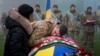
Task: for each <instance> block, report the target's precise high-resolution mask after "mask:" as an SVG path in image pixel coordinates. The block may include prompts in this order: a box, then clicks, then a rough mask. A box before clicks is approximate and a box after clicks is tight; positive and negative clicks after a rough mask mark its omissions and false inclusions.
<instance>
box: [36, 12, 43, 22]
mask: <svg viewBox="0 0 100 56" xmlns="http://www.w3.org/2000/svg"><path fill="white" fill-rule="evenodd" d="M36 13H37V14H38V15H39V17H40V18H41V20H44V19H45V14H43V13H42V12H36ZM34 21H38V19H37V17H36V16H35V14H34Z"/></svg>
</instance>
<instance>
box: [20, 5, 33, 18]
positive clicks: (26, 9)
mask: <svg viewBox="0 0 100 56" xmlns="http://www.w3.org/2000/svg"><path fill="white" fill-rule="evenodd" d="M18 12H19V13H20V14H21V15H22V16H24V17H26V18H27V19H29V16H30V15H31V14H32V13H33V12H34V9H33V8H32V7H31V6H30V5H28V4H22V5H20V6H19V8H18Z"/></svg>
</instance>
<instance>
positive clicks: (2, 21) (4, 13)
mask: <svg viewBox="0 0 100 56" xmlns="http://www.w3.org/2000/svg"><path fill="white" fill-rule="evenodd" d="M6 18H7V13H6V12H3V13H2V16H1V22H0V23H1V28H2V31H3V33H4V36H6V34H7V31H8V30H7V28H6V27H5V21H6Z"/></svg>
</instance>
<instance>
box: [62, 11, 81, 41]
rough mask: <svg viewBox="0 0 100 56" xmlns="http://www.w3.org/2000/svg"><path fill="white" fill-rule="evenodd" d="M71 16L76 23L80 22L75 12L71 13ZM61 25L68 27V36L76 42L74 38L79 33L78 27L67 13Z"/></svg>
mask: <svg viewBox="0 0 100 56" xmlns="http://www.w3.org/2000/svg"><path fill="white" fill-rule="evenodd" d="M71 13H72V12H71ZM72 14H73V15H74V16H75V17H76V18H77V20H78V21H80V17H79V15H78V14H77V13H76V12H73V13H72ZM63 23H64V24H65V25H66V26H67V27H68V36H69V37H71V38H72V39H74V40H76V37H77V36H78V34H79V31H80V25H78V24H77V23H75V22H74V21H73V20H72V19H71V17H70V15H69V14H68V13H67V14H66V15H65V17H64V19H63Z"/></svg>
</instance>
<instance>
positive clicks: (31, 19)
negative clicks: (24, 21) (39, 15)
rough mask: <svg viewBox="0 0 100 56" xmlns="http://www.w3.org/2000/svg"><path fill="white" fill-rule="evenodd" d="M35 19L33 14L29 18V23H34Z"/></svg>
mask: <svg viewBox="0 0 100 56" xmlns="http://www.w3.org/2000/svg"><path fill="white" fill-rule="evenodd" d="M33 18H34V15H33V13H32V14H31V15H30V17H29V21H30V22H33V20H34V19H33Z"/></svg>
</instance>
